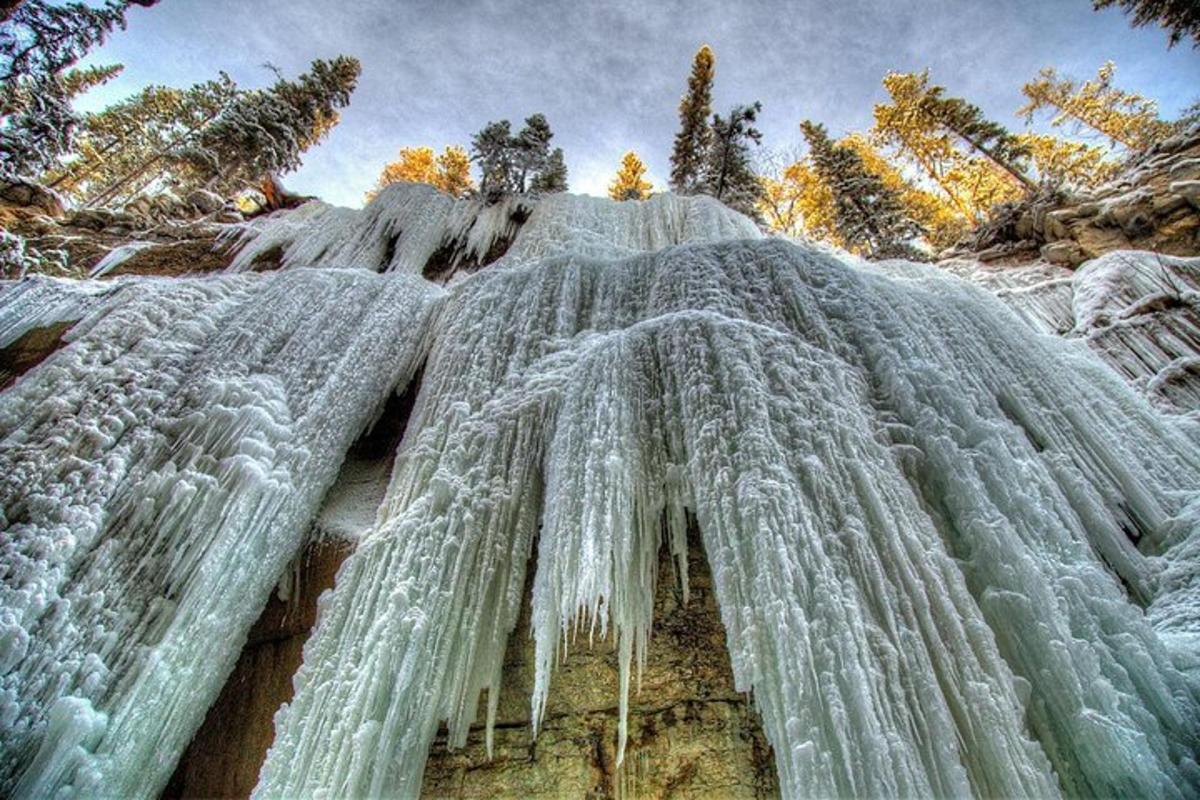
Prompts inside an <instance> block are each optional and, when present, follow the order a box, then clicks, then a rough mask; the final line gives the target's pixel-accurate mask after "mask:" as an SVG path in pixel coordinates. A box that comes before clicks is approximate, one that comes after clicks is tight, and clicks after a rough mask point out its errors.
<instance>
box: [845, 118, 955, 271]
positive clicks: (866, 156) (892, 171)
mask: <svg viewBox="0 0 1200 800" xmlns="http://www.w3.org/2000/svg"><path fill="white" fill-rule="evenodd" d="M838 144H839V145H840V146H842V147H848V148H850V149H851V150H853V151H854V152H856V153H858V157H859V158H861V159H862V162H863V166H865V167H866V168H867V171H868V172H871V173H873V174H875V175H877V176H879V179H880V180H881V181H882V182H883V185H884V186H886V187H887V188H888V189H890V190H892V191H893V192H895V193H896V195H897V197H899V198H900V203H901V205H903V206H904V210H905V211H907V212H908V216H909V217H910V218H911V219H913V220H914V221H915V222H917V223H919V224H920V226H921V227H922V228H924V229H925V231H926V238H927V239H928V240H929V243H930V244H932V245H933V246H934V247H937V248H944V247H949V246H950V245H952V244H954V243H955V242H957V241H958V240H959V239H961V238H962V237H963V234H965V233H966V232H967V228H968V227H970V226H969V223H968V222H967V220H966V218H965V217H964V216H963V215H962V214H961V213H959V212H958V211H957V210H956V209H955V207H954V205H953V203H951V202H950V201H949V200H947V199H946V198H944V197H939V196H938V195H936V194H934V193H933V192H929V191H926V190H925V189H922V188H921V187H919V186H917V185H915V184H914V183H913V182H912V181H910V180H908V179H907V178H905V177H904V176H903V175H902V174H901V173H900V170H898V169H897V168H896V167H895V166H894V165H893V164H892V162H891V161H889V160H888V159H887V158H885V157H884V156H883V155H882V154H881V153H880V152H879V151H878V150H877V149H875V147H874V145H872V144H871V142H870V140H869V139H867V137H866V136H864V135H863V134H861V133H851V134H849V135H847V136H846V137H844V138H843V139H841V140H840V141H839V142H838Z"/></svg>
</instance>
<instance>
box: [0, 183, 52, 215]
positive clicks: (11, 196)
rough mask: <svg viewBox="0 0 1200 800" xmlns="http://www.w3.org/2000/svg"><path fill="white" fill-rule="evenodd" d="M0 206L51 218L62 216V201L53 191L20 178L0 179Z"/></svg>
mask: <svg viewBox="0 0 1200 800" xmlns="http://www.w3.org/2000/svg"><path fill="white" fill-rule="evenodd" d="M0 205H6V206H15V207H17V208H28V209H32V210H34V211H37V212H40V213H42V214H45V215H47V216H51V217H61V216H62V214H63V202H62V199H61V198H60V197H59V196H58V195H57V194H56V193H55V192H54V190H52V189H49V188H47V187H45V186H42V185H41V184H38V183H34V182H33V181H27V180H24V179H22V178H11V177H9V178H4V179H0Z"/></svg>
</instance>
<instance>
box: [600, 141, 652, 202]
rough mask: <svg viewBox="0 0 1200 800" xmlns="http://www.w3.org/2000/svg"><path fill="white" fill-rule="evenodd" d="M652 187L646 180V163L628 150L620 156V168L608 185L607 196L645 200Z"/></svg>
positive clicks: (614, 198)
mask: <svg viewBox="0 0 1200 800" xmlns="http://www.w3.org/2000/svg"><path fill="white" fill-rule="evenodd" d="M653 188H654V187H653V186H652V185H651V184H650V181H648V180H646V164H645V163H644V162H643V161H642V159H641V158H639V157H638V154H637V153H635V152H633V151H632V150H630V151H629V152H628V153H626V154H625V155H624V157H622V158H621V168H620V169H619V170H617V176H616V177H615V178H613V181H612V183H610V184H609V185H608V196H609V197H611V198H612V199H613V200H645V199H646V198H647V197H649V196H650V190H651V189H653Z"/></svg>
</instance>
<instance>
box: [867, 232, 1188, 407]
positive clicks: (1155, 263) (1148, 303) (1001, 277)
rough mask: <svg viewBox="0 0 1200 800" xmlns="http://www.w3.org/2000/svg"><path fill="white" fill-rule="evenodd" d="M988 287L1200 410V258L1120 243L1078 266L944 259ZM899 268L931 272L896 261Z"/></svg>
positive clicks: (1039, 323) (1164, 403)
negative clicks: (1121, 247)
mask: <svg viewBox="0 0 1200 800" xmlns="http://www.w3.org/2000/svg"><path fill="white" fill-rule="evenodd" d="M939 267H940V268H946V269H948V270H949V271H952V272H954V273H956V274H958V275H960V276H962V277H964V278H966V279H967V280H970V281H972V282H974V283H978V284H979V285H981V286H984V287H985V288H988V289H989V290H991V291H992V292H994V293H995V294H996V296H997V297H999V298H1000V299H1001V300H1003V301H1004V302H1005V303H1006V304H1007V305H1009V306H1010V307H1011V308H1012V309H1013V310H1014V311H1016V312H1017V314H1018V315H1019V316H1020V317H1021V318H1022V319H1023V320H1025V322H1027V323H1029V324H1030V325H1031V326H1032V327H1033V328H1034V329H1035V330H1039V331H1043V332H1046V333H1055V334H1060V335H1065V336H1068V337H1071V338H1076V339H1080V340H1082V341H1083V342H1085V343H1086V344H1087V345H1088V347H1090V348H1091V349H1092V350H1093V351H1094V352H1095V353H1096V354H1097V355H1099V356H1100V358H1101V359H1103V360H1104V361H1105V362H1106V363H1108V365H1109V366H1111V367H1112V368H1113V369H1115V370H1116V371H1117V372H1118V373H1119V374H1121V375H1123V376H1124V377H1125V378H1126V380H1128V381H1129V382H1130V383H1132V384H1133V385H1134V386H1135V387H1137V389H1138V390H1140V391H1141V392H1143V393H1144V394H1145V395H1146V396H1147V397H1148V398H1149V399H1150V401H1151V403H1153V404H1154V405H1156V406H1157V407H1159V408H1160V409H1161V410H1163V411H1167V412H1171V413H1176V414H1178V413H1184V414H1187V415H1189V416H1191V417H1200V258H1178V257H1174V256H1166V255H1161V254H1158V253H1147V252H1132V251H1115V252H1111V253H1106V254H1105V255H1103V256H1101V257H1099V258H1096V259H1093V260H1092V261H1088V262H1087V263H1085V264H1083V265H1082V266H1080V267H1079V269H1077V270H1076V271H1074V272H1071V271H1069V270H1066V269H1063V268H1062V267H1054V266H1051V265H1049V264H1040V263H1035V264H1031V265H1027V266H1023V267H1016V268H1011V267H1008V268H998V269H997V268H987V267H983V266H981V265H979V264H975V263H973V262H969V261H952V262H946V263H944V264H940V265H939ZM884 269H885V271H889V272H891V273H892V274H898V275H907V276H911V275H912V274H913V273H914V271H915V272H917V273H919V274H923V273H922V272H921V270H922V268H920V267H916V266H915V265H903V264H896V263H893V264H891V265H889V266H885V267H884Z"/></svg>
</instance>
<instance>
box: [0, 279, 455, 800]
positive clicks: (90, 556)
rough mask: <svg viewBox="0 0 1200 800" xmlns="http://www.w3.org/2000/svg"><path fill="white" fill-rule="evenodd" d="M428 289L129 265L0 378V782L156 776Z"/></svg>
mask: <svg viewBox="0 0 1200 800" xmlns="http://www.w3.org/2000/svg"><path fill="white" fill-rule="evenodd" d="M63 286H64V291H66V293H67V296H68V297H71V296H73V295H74V294H75V291H74V289H73V288H70V287H69V285H63ZM437 294H438V293H437V290H434V289H432V288H430V287H429V286H428V285H427V284H425V283H424V282H422V281H420V280H419V279H414V278H411V277H408V276H394V277H389V278H381V277H379V276H374V275H368V274H364V273H349V272H341V273H338V272H315V271H311V270H297V271H293V272H289V273H285V274H279V275H272V276H259V275H246V276H230V277H224V278H206V279H190V280H167V281H162V280H131V281H127V282H125V283H123V284H121V288H120V291H119V292H114V293H112V295H111V296H110V298H108V299H106V300H103V301H99V303H100V304H99V305H94V306H93V308H92V309H91V312H90V316H89V317H88V318H87V319H85V320H83V321H81V322H80V323H78V324H77V325H76V326H75V329H74V331H73V332H72V341H71V343H70V344H69V345H68V346H67V347H66V348H64V349H63V350H61V351H60V352H59V353H57V354H56V355H55V356H53V357H52V358H51V359H50V360H49V361H47V362H46V363H44V364H43V365H41V366H40V367H38V368H37V369H35V370H34V371H33V372H31V373H29V374H28V375H26V376H25V378H24V379H23V380H22V381H20V382H18V383H17V384H16V386H14V387H13V388H12V389H10V390H9V391H6V392H5V393H4V394H3V395H0V476H2V477H0V507H3V508H4V519H2V520H0V523H2V524H3V526H4V535H3V537H2V541H3V546H2V547H3V563H4V565H5V571H4V575H3V581H2V582H0V609H2V611H0V642H7V643H12V644H10V645H5V646H4V647H3V648H0V649H3V650H4V652H3V654H2V657H0V660H2V661H3V662H4V663H5V665H6V666H8V667H9V669H8V670H7V671H6V672H5V674H4V675H3V676H2V677H0V698H3V714H2V715H0V716H2V719H0V745H2V746H0V788H2V790H3V793H5V794H7V793H9V791H10V790H12V788H13V787H14V785H17V781H18V779H19V786H20V787H23V788H22V791H24V790H25V789H28V790H29V791H31V792H34V793H35V794H38V795H41V794H45V795H52V794H58V793H59V792H68V791H71V790H73V791H75V792H79V793H84V794H88V793H104V794H112V795H119V796H129V797H133V796H154V795H155V794H156V793H157V792H158V790H159V789H161V787H162V785H163V784H164V783H165V782H166V780H167V778H168V777H169V775H170V772H171V769H172V766H173V762H174V759H175V758H176V757H177V756H178V754H179V753H181V752H182V751H183V748H184V747H185V746H186V745H187V742H188V741H189V739H190V738H191V736H192V734H193V732H194V731H195V729H196V728H197V727H198V726H199V724H200V722H201V721H202V720H203V718H204V714H205V711H206V710H207V708H208V706H209V705H210V704H211V703H212V701H213V700H214V699H215V697H216V696H217V693H218V692H219V690H220V687H221V684H222V681H223V680H224V678H225V676H226V675H227V674H228V672H229V670H230V669H232V667H233V664H234V661H235V660H236V658H237V655H238V652H239V649H240V646H241V643H242V641H243V640H244V638H245V635H246V632H247V631H248V630H249V628H250V625H251V624H252V623H253V622H254V620H255V619H256V618H257V616H258V614H259V612H260V610H261V608H262V606H263V605H264V604H265V603H266V600H267V597H268V595H269V593H270V591H271V589H272V588H273V586H274V585H275V584H276V582H277V581H278V579H279V577H280V575H281V574H282V572H283V570H284V569H285V568H286V566H287V564H288V563H289V561H290V560H291V559H292V557H293V555H294V554H295V553H296V552H297V550H298V548H299V547H300V545H301V544H302V543H303V534H304V531H305V530H306V526H307V523H308V521H309V520H310V519H311V517H312V515H313V514H314V513H315V511H316V508H317V505H318V504H319V502H320V499H321V497H322V494H323V493H324V491H325V489H326V488H327V487H328V486H329V485H330V484H331V483H332V482H333V480H334V477H335V476H336V473H337V468H338V465H339V464H340V462H341V460H342V457H343V455H344V453H345V451H346V449H347V448H348V447H349V445H350V444H351V442H352V441H353V439H354V437H355V436H356V434H357V432H358V431H359V430H361V429H362V428H363V427H364V426H365V425H366V424H367V422H368V421H369V420H370V419H371V418H372V417H373V415H374V414H375V413H376V410H377V408H378V407H379V405H380V404H381V403H382V402H383V400H384V398H385V397H386V395H387V394H388V393H389V392H390V391H392V389H393V388H394V386H395V385H396V384H397V382H404V381H406V380H407V379H408V377H409V376H410V375H411V373H412V371H413V369H415V367H416V365H417V364H418V363H419V362H420V358H421V356H422V355H423V348H424V343H425V338H424V336H425V331H424V327H425V319H426V317H427V315H428V314H429V313H430V312H431V311H432V307H433V301H434V300H436V298H437ZM27 295H28V293H27V292H18V293H16V294H15V295H14V296H13V297H12V300H13V301H14V302H26V300H27V299H28V297H27ZM9 299H10V298H9V295H4V296H2V297H0V305H5V304H6V303H7V302H8V301H9ZM84 705H86V706H87V707H88V708H94V709H95V711H94V713H92V712H89V714H88V715H83V716H81V715H80V714H79V713H75V712H74V711H71V712H70V713H69V714H68V713H67V712H61V714H60V712H59V711H56V710H55V709H63V708H70V709H78V708H82V707H83V706H84ZM62 714H67V716H69V717H70V720H77V719H84V717H86V718H87V719H92V718H93V717H97V718H98V717H103V718H105V719H106V720H107V724H106V725H105V726H103V727H102V728H101V727H98V726H96V725H93V724H91V723H90V722H89V723H87V724H86V725H84V724H83V723H77V722H73V721H65V720H67V717H62V718H61V719H60V718H59V717H60V716H62ZM55 715H59V716H55ZM85 728H86V735H84V729H85Z"/></svg>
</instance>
